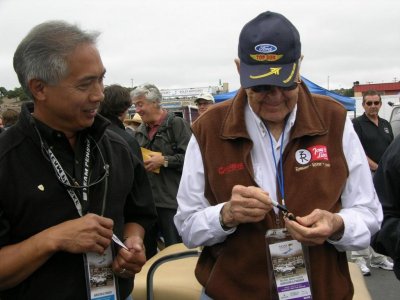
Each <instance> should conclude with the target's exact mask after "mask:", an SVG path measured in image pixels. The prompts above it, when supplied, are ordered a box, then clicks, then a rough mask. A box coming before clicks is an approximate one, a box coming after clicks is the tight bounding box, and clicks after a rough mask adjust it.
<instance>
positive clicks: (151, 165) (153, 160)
mask: <svg viewBox="0 0 400 300" xmlns="http://www.w3.org/2000/svg"><path fill="white" fill-rule="evenodd" d="M149 156H150V158H149V159H147V160H146V161H145V162H144V167H145V169H146V171H147V172H153V171H154V170H156V169H158V168H160V167H161V166H163V165H164V156H162V155H159V154H149Z"/></svg>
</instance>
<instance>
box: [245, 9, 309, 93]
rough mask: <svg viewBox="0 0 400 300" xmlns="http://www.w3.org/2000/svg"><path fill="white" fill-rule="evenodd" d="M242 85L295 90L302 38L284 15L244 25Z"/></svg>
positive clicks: (267, 14) (266, 15)
mask: <svg viewBox="0 0 400 300" xmlns="http://www.w3.org/2000/svg"><path fill="white" fill-rule="evenodd" d="M238 55H239V58H240V83H241V85H242V87H243V88H249V87H252V86H256V85H276V86H282V87H286V86H291V85H293V82H294V81H295V80H296V75H297V72H298V69H299V59H300V57H301V43H300V35H299V32H298V31H297V29H296V27H294V25H293V24H292V23H291V22H290V21H289V20H288V19H286V18H285V17H284V16H283V15H281V14H278V13H275V12H271V11H267V12H264V13H262V14H260V15H258V16H257V17H255V18H254V19H253V20H251V21H250V22H248V23H247V24H246V25H244V27H243V29H242V31H241V32H240V36H239V47H238Z"/></svg>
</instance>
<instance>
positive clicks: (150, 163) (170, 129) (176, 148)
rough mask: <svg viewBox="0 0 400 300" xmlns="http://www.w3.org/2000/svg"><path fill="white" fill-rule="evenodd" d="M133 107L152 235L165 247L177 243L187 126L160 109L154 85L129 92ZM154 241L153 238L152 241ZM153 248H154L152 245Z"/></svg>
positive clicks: (187, 133) (170, 113)
mask: <svg viewBox="0 0 400 300" xmlns="http://www.w3.org/2000/svg"><path fill="white" fill-rule="evenodd" d="M131 97H132V101H133V105H135V108H136V112H137V113H138V114H139V115H140V117H141V118H142V121H143V123H142V124H141V125H140V126H139V127H138V128H137V130H136V131H135V137H136V139H137V140H138V142H139V145H140V146H141V147H143V148H146V149H147V150H150V151H151V152H150V154H149V156H148V157H147V159H146V158H144V165H145V167H146V170H147V171H148V174H149V179H150V184H151V186H152V191H153V196H154V201H155V204H156V208H157V214H158V219H157V226H156V227H155V228H153V231H152V233H150V235H152V236H153V237H157V236H158V234H159V233H161V235H162V237H163V238H164V241H165V245H166V246H169V245H172V244H176V243H179V242H181V238H180V236H179V234H178V232H177V230H176V228H175V226H174V221H173V218H174V215H175V213H176V208H177V206H178V205H177V202H176V194H177V192H178V186H179V181H180V180H181V175H182V166H183V160H184V158H185V152H186V147H187V144H188V142H189V139H190V135H191V132H190V126H189V124H188V123H187V122H186V121H185V120H184V119H183V118H181V117H178V116H175V114H174V113H172V112H168V111H167V110H165V109H164V108H162V106H161V101H162V95H161V93H160V91H159V89H158V88H157V87H156V86H155V85H154V84H144V85H141V86H138V87H136V88H135V89H134V90H133V91H132V92H131ZM152 240H155V238H152ZM153 247H156V245H153Z"/></svg>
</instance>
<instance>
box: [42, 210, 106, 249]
mask: <svg viewBox="0 0 400 300" xmlns="http://www.w3.org/2000/svg"><path fill="white" fill-rule="evenodd" d="M113 225H114V222H113V220H111V219H109V218H104V217H101V216H99V215H95V214H87V215H85V216H83V217H81V218H78V219H74V220H70V221H66V222H63V223H61V224H59V225H56V226H54V227H51V228H50V229H49V231H50V232H49V238H50V239H52V240H53V241H54V242H55V243H56V247H57V251H66V252H71V253H85V252H97V253H100V254H101V253H103V252H104V250H105V249H106V248H107V247H108V246H109V245H110V243H111V238H112V234H113Z"/></svg>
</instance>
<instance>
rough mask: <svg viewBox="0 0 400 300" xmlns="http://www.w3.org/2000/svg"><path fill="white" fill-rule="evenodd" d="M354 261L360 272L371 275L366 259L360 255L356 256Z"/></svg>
mask: <svg viewBox="0 0 400 300" xmlns="http://www.w3.org/2000/svg"><path fill="white" fill-rule="evenodd" d="M354 262H355V263H356V264H357V266H358V267H359V268H360V270H361V273H362V274H363V275H364V276H370V275H371V271H370V269H369V268H368V267H367V263H366V261H365V259H364V258H362V257H359V258H356V259H355V260H354Z"/></svg>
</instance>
